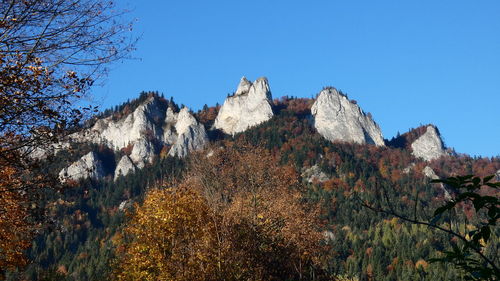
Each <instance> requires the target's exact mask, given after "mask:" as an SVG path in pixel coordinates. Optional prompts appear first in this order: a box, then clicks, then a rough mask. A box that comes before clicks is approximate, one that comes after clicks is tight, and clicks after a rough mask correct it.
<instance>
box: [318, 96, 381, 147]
mask: <svg viewBox="0 0 500 281" xmlns="http://www.w3.org/2000/svg"><path fill="white" fill-rule="evenodd" d="M311 112H312V114H313V116H314V127H315V128H316V130H318V133H320V134H321V135H322V136H323V137H324V138H326V139H327V140H330V141H345V142H355V143H359V144H365V143H368V144H375V145H378V146H383V145H384V138H383V137H382V132H381V131H380V128H379V126H378V125H377V124H376V123H375V121H373V120H372V118H371V117H370V116H368V115H366V114H365V113H364V112H363V111H362V110H361V108H360V107H359V106H358V105H357V104H356V103H354V102H352V101H350V100H349V99H348V98H347V96H345V95H343V94H341V93H339V91H337V89H335V88H332V87H329V88H325V89H323V90H322V91H321V92H320V93H319V95H318V97H317V98H316V101H315V102H314V104H313V106H312V108H311Z"/></svg>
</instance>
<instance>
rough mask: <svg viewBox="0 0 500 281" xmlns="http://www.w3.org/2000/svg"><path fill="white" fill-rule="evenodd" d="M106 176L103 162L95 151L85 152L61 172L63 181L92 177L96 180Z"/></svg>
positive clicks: (60, 175)
mask: <svg viewBox="0 0 500 281" xmlns="http://www.w3.org/2000/svg"><path fill="white" fill-rule="evenodd" d="M104 176H105V174H104V169H103V166H102V162H101V160H100V159H99V157H98V156H97V154H96V153H95V152H89V153H87V154H85V155H84V156H83V157H82V158H80V159H79V160H78V161H76V162H74V163H73V164H71V165H70V166H69V167H67V168H64V169H63V170H62V171H61V172H60V173H59V178H60V179H61V181H65V180H68V179H71V180H75V181H77V180H81V179H86V178H91V179H95V180H99V179H102V178H103V177H104Z"/></svg>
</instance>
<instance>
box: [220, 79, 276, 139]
mask: <svg viewBox="0 0 500 281" xmlns="http://www.w3.org/2000/svg"><path fill="white" fill-rule="evenodd" d="M271 101H272V96H271V91H270V89H269V83H268V82H267V79H266V78H265V77H262V78H259V79H257V80H255V82H253V83H251V82H250V81H248V80H247V79H246V78H245V77H243V78H241V81H240V84H239V86H238V89H237V90H236V92H235V93H234V95H233V96H231V97H228V98H226V100H225V101H224V105H222V107H221V108H220V111H219V114H218V115H217V118H216V119H215V123H214V128H216V129H221V130H222V131H224V132H225V133H226V134H231V135H234V134H236V133H240V132H243V131H245V130H246V129H248V128H250V127H253V126H256V125H258V124H260V123H262V122H265V121H267V120H269V119H271V118H272V117H273V110H272V108H271Z"/></svg>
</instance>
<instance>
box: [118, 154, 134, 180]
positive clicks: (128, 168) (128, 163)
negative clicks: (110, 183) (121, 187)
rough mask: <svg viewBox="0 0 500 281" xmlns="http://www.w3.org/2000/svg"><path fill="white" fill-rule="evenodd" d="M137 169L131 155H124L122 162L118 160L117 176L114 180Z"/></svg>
mask: <svg viewBox="0 0 500 281" xmlns="http://www.w3.org/2000/svg"><path fill="white" fill-rule="evenodd" d="M135 170H136V168H135V165H134V163H132V160H130V157H128V156H127V155H123V157H122V158H121V159H120V162H118V165H116V169H115V177H114V180H115V181H116V179H118V178H119V177H120V176H126V175H128V174H129V173H130V172H134V171H135Z"/></svg>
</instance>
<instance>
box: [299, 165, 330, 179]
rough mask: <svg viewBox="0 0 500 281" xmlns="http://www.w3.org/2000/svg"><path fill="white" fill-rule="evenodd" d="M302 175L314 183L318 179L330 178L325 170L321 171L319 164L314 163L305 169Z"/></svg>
mask: <svg viewBox="0 0 500 281" xmlns="http://www.w3.org/2000/svg"><path fill="white" fill-rule="evenodd" d="M301 176H302V178H303V179H305V180H306V181H307V182H308V183H313V182H316V181H318V182H325V181H327V180H328V176H327V175H326V174H325V173H324V172H323V171H321V169H320V168H319V166H318V165H314V166H312V167H310V168H308V169H304V170H303V172H302V174H301Z"/></svg>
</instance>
